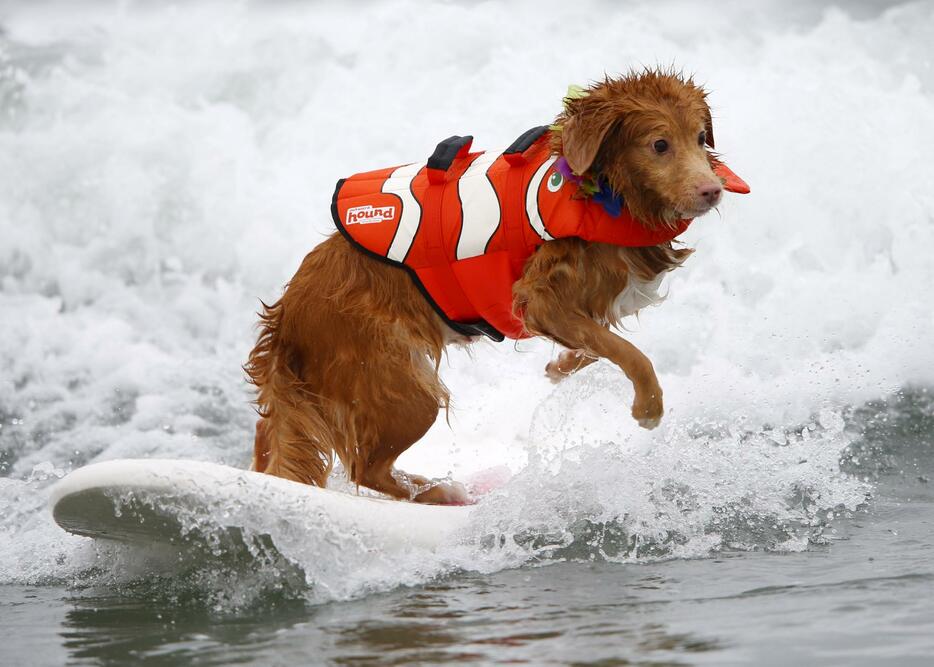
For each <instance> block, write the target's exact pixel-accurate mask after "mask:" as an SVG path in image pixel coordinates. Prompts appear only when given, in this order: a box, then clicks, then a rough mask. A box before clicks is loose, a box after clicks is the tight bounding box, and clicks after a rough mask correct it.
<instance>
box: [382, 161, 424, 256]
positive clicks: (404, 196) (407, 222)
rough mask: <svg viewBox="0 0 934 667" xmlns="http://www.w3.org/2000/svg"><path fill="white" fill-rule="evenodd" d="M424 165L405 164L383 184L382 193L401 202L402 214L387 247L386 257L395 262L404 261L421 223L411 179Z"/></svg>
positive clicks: (419, 209)
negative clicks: (397, 198) (393, 196)
mask: <svg viewBox="0 0 934 667" xmlns="http://www.w3.org/2000/svg"><path fill="white" fill-rule="evenodd" d="M424 166H425V163H424V162H422V163H420V164H419V163H415V164H407V165H405V166H402V167H399V168H398V169H396V170H395V171H393V172H392V173H391V174H390V175H389V178H387V179H386V181H385V182H384V183H383V187H382V188H381V191H382V192H387V193H391V194H394V195H396V196H398V197H399V199H401V200H402V214H401V216H400V218H399V227H398V228H397V229H396V235H395V236H394V237H393V239H392V245H390V246H389V252H387V253H386V256H387V257H388V258H389V259H393V260H395V261H397V262H402V261H404V260H405V256H406V255H408V254H409V248H411V247H412V241H414V240H415V234H416V232H418V226H419V224H421V221H422V207H421V206H420V205H419V203H418V200H417V199H415V195H413V194H412V179H413V178H415V176H416V175H417V174H418V172H420V171H421V170H422V167H424Z"/></svg>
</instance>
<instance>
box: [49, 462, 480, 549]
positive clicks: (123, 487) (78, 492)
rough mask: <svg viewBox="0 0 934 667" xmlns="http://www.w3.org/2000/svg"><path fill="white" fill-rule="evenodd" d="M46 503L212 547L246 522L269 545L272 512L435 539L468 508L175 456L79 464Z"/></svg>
mask: <svg viewBox="0 0 934 667" xmlns="http://www.w3.org/2000/svg"><path fill="white" fill-rule="evenodd" d="M49 507H50V509H51V512H52V517H53V518H54V520H55V522H56V523H57V524H58V525H59V526H61V527H62V528H63V529H65V530H66V531H68V532H70V533H74V534H76V535H83V536H87V537H91V538H95V539H104V540H115V541H118V542H123V543H128V544H134V545H142V546H145V545H147V544H168V545H173V546H176V547H185V548H187V547H191V546H194V547H199V546H201V547H203V546H208V547H211V548H212V549H213V550H214V551H215V552H217V551H218V549H219V548H220V549H223V548H224V546H225V544H238V545H239V546H241V547H242V546H244V534H245V530H246V532H248V533H249V535H250V538H249V540H248V541H249V542H252V543H254V544H255V543H257V542H261V543H267V544H266V546H267V547H269V548H272V546H273V545H271V544H268V543H269V542H270V540H271V538H270V535H271V534H273V533H272V532H269V531H266V530H264V525H267V526H268V527H272V526H273V525H276V524H277V522H278V525H279V526H280V527H281V525H282V523H283V522H285V523H287V524H288V522H292V525H291V526H287V528H291V529H292V530H301V531H307V532H311V533H314V532H315V531H316V530H318V529H319V528H320V531H321V532H320V537H321V539H334V538H335V536H340V535H352V536H354V537H355V538H356V539H359V540H361V541H363V542H365V543H369V544H371V545H372V546H373V548H375V549H381V550H387V549H388V550H392V549H411V548H423V549H435V548H437V547H440V546H443V545H445V544H450V543H451V542H452V541H453V540H455V539H456V537H455V535H456V533H457V531H458V530H460V529H461V528H463V527H464V526H465V525H466V524H467V521H468V518H469V515H470V512H471V509H472V508H471V507H470V506H465V507H450V506H434V505H420V504H416V503H408V502H400V501H394V500H385V499H381V498H373V497H367V496H356V495H350V494H347V493H341V492H338V491H333V490H329V489H320V488H316V487H311V486H307V485H305V484H299V483H297V482H292V481H289V480H284V479H280V478H277V477H272V476H270V475H264V474H261V473H256V472H252V471H248V470H241V469H238V468H232V467H230V466H224V465H219V464H214V463H205V462H198V461H186V460H174V459H121V460H114V461H106V462H102V463H95V464H92V465H88V466H85V467H83V468H80V469H78V470H75V471H74V472H72V473H70V474H69V475H67V476H66V477H64V478H63V479H61V480H60V481H59V482H57V483H56V484H55V486H54V487H53V488H52V490H51V495H50V500H49ZM244 517H248V519H249V520H248V521H245V520H244ZM245 524H249V525H248V526H246V525H245ZM311 537H312V538H314V535H312V536H311ZM246 546H247V548H250V546H249V544H247V545H246ZM273 550H275V549H274V548H273Z"/></svg>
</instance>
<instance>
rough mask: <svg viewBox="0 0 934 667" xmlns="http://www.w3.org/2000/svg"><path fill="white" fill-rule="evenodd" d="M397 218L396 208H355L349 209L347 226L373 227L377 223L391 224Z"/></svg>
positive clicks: (369, 206)
mask: <svg viewBox="0 0 934 667" xmlns="http://www.w3.org/2000/svg"><path fill="white" fill-rule="evenodd" d="M395 218H396V207H395V206H373V205H371V204H367V205H366V206H354V207H353V208H348V209H347V219H346V220H345V221H344V224H347V225H373V224H376V223H377V222H391V221H392V220H395Z"/></svg>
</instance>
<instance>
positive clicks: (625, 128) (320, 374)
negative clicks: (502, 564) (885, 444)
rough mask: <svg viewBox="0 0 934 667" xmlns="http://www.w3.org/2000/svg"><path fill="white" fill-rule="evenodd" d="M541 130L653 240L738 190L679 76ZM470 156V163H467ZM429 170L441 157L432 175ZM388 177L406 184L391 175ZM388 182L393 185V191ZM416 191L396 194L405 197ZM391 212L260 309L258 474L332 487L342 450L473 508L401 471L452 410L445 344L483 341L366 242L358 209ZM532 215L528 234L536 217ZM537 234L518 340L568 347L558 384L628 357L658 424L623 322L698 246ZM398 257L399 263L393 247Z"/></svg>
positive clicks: (382, 476)
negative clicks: (722, 170) (725, 175)
mask: <svg viewBox="0 0 934 667" xmlns="http://www.w3.org/2000/svg"><path fill="white" fill-rule="evenodd" d="M541 130H543V131H544V130H545V128H541ZM539 134H540V135H541V136H539V137H538V141H539V142H542V141H543V142H544V144H543V145H544V146H545V149H544V150H547V151H548V152H549V153H550V155H551V158H550V160H551V161H552V162H554V163H555V168H556V169H561V170H563V172H564V173H566V176H567V179H566V180H567V181H568V183H569V185H568V186H567V187H571V188H576V191H575V193H574V195H573V197H574V198H577V199H580V198H587V197H588V196H590V197H593V198H594V199H595V200H596V199H598V198H599V197H600V196H604V200H606V201H610V202H611V203H612V202H615V203H616V204H615V205H616V206H617V207H619V206H622V207H623V208H624V209H625V211H627V212H628V213H627V215H630V216H631V217H632V218H633V219H635V220H636V221H637V223H638V225H641V226H642V227H644V230H647V231H648V232H654V231H658V230H666V229H669V230H670V229H676V228H677V226H678V224H679V221H680V222H684V221H685V219H688V221H689V219H691V218H695V217H697V216H701V215H703V214H705V213H707V212H708V211H710V210H711V209H713V208H714V207H715V206H717V204H718V203H719V202H720V200H721V196H722V191H723V187H724V183H725V181H724V180H723V179H722V178H721V177H720V176H718V175H717V174H715V173H714V169H715V168H717V167H718V166H719V165H720V163H719V160H718V158H717V156H716V154H714V153H713V148H714V136H713V126H712V121H711V114H710V109H709V107H708V104H707V101H706V93H705V92H704V90H703V89H702V88H701V87H699V86H698V85H696V84H695V83H694V82H693V81H692V80H691V79H686V78H684V77H683V76H681V75H679V74H677V73H674V72H666V71H659V70H647V71H643V72H631V73H629V74H627V75H624V76H621V77H618V78H606V79H605V80H604V81H601V82H597V83H595V84H593V85H591V86H590V87H589V88H587V89H578V90H577V91H576V92H575V93H574V94H569V96H568V97H567V98H565V108H564V110H563V111H562V112H561V113H560V114H559V115H558V116H557V119H556V121H555V123H554V125H552V126H551V128H550V131H544V132H540V133H539ZM452 139H459V138H457V137H452ZM460 139H462V138H460ZM468 144H469V142H468ZM536 145H539V144H536ZM458 147H460V149H461V150H460V151H459V152H458V153H457V155H458V157H463V156H464V155H466V153H465V150H464V149H463V146H462V145H460V144H457V145H454V146H453V148H454V149H457V148H458ZM448 148H451V146H448ZM520 148H521V147H520ZM441 149H442V146H441V145H439V151H441ZM452 150H453V149H452ZM530 150H534V149H530ZM507 153H508V151H507V152H506V153H504V154H503V157H509V155H507ZM433 157H434V158H438V153H437V152H436V155H435V156H433ZM449 157H450V156H449ZM441 162H444V160H441ZM438 164H439V161H438V160H436V162H435V168H438V169H440V168H441V167H443V166H444V165H443V164H442V165H441V167H438ZM448 164H450V160H448ZM549 164H550V163H549ZM401 169H402V168H400V170H401ZM431 169H432V162H431V160H429V162H428V164H427V167H426V168H425V169H422V170H421V171H419V172H418V173H419V174H420V175H421V176H419V177H424V174H425V173H427V172H429V171H430V170H431ZM372 173H374V174H377V172H372ZM392 173H393V174H395V173H396V172H392ZM488 173H489V172H488ZM379 174H382V175H381V176H380V178H384V179H389V178H391V177H393V176H391V174H390V172H389V171H388V170H387V171H386V172H385V173H383V172H379ZM431 176H432V174H430V173H428V174H427V178H429V179H430V177H431ZM409 178H410V179H412V178H415V176H412V175H410V176H409ZM553 179H554V181H555V182H561V181H562V179H561V178H560V177H559V176H557V175H553ZM411 182H412V183H414V182H415V181H411ZM426 182H427V181H426ZM490 182H491V183H492V177H490ZM387 187H388V186H386V185H385V182H384V186H383V192H386V190H387ZM339 188H340V186H339ZM414 191H415V188H414V186H411V187H409V188H408V193H409V194H406V192H403V191H402V190H399V197H400V198H401V199H400V201H401V200H402V199H404V198H405V197H409V196H410V195H411V196H414V194H413V193H414ZM426 192H427V191H426ZM425 196H427V195H425ZM336 198H337V195H335V202H336V201H337V199H336ZM390 199H391V198H390ZM380 201H382V200H380ZM387 201H389V200H387ZM406 201H408V200H406ZM606 201H605V202H604V204H605V203H606ZM422 203H423V204H424V201H423V202H422ZM406 205H407V206H410V208H412V207H413V206H414V205H413V204H406ZM591 205H592V206H599V204H597V203H596V202H594V203H592V204H591ZM336 206H337V205H336V204H335V211H337V208H336ZM426 208H427V205H426ZM419 210H421V209H419ZM393 215H395V209H394V208H393V207H391V206H386V207H382V206H372V205H368V206H362V207H355V208H354V209H353V210H352V211H351V210H348V213H347V216H346V223H347V224H346V225H343V222H342V223H341V224H339V225H338V226H339V228H340V229H341V231H342V232H345V233H343V234H339V233H335V234H334V235H332V236H331V237H330V238H328V239H327V240H325V241H324V242H323V243H321V244H320V245H318V246H317V247H315V248H314V249H313V250H312V251H311V252H310V253H309V254H308V255H307V256H306V257H305V259H304V261H303V262H302V264H301V266H300V268H299V269H298V272H297V273H296V274H295V276H294V277H293V278H292V280H291V281H289V283H288V285H287V286H286V289H285V291H284V293H283V295H282V297H281V298H280V299H279V300H278V301H277V302H276V303H274V304H273V305H271V306H267V305H265V304H263V309H262V312H261V313H260V333H259V336H258V340H257V343H256V346H255V347H254V348H253V350H252V352H251V354H250V357H249V360H248V362H247V364H246V365H245V367H244V368H245V370H246V371H247V373H248V375H249V379H250V381H251V382H252V383H253V384H254V385H255V386H256V388H257V397H256V405H257V409H258V413H259V415H260V419H259V421H258V422H257V426H256V436H255V442H254V455H253V469H254V470H257V471H260V472H265V473H268V474H271V475H277V476H280V477H284V478H286V479H291V480H295V481H299V482H303V483H307V484H314V485H317V486H324V485H325V483H326V479H327V477H328V475H329V473H330V471H331V469H332V465H333V463H334V460H335V456H336V458H337V459H339V460H340V462H341V463H342V464H343V467H344V469H345V470H346V473H347V475H348V476H349V478H350V480H351V481H352V482H354V483H356V484H358V485H361V486H365V487H368V488H370V489H373V490H375V491H378V492H381V493H384V494H387V495H389V496H392V497H394V498H399V499H410V500H413V501H416V502H423V503H462V502H465V501H467V494H466V492H465V490H464V487H463V486H462V485H460V484H458V483H451V482H443V483H439V482H434V483H433V482H431V481H430V480H428V479H426V478H424V477H421V476H418V475H409V474H406V473H403V472H401V471H398V470H396V469H394V463H395V461H396V459H397V458H398V457H399V455H400V454H402V453H403V452H404V451H405V450H407V449H408V448H409V447H411V446H412V445H413V444H414V443H415V442H417V441H418V440H419V439H420V438H421V437H422V436H423V435H424V434H425V433H426V431H427V430H428V429H429V427H430V426H431V425H432V424H433V423H434V421H435V419H436V418H437V416H438V413H439V411H440V409H442V408H444V409H447V407H448V400H449V394H448V390H447V389H446V388H445V386H444V384H443V383H442V381H441V379H440V378H439V375H438V369H439V366H440V362H441V357H442V352H443V350H444V347H445V346H446V345H448V344H452V343H468V342H470V340H472V338H473V336H474V335H475V334H476V333H477V332H476V331H472V330H471V329H470V328H469V327H466V328H465V327H463V326H460V325H459V324H458V322H456V321H454V320H453V319H452V318H451V317H447V316H446V315H445V312H443V311H442V309H440V308H438V304H437V303H435V302H434V301H433V300H432V299H431V297H430V295H429V294H428V293H427V291H426V289H425V284H424V283H425V279H423V280H422V281H421V282H420V281H419V279H418V277H417V276H416V273H415V272H414V271H411V270H405V268H404V267H403V268H400V266H394V265H392V264H391V263H390V262H387V261H380V260H385V259H386V258H385V257H381V256H375V255H378V254H379V253H374V252H372V251H369V250H366V249H363V250H362V249H361V248H360V247H357V246H359V244H358V243H356V242H355V241H354V239H353V238H352V237H351V236H350V235H349V234H348V233H347V229H350V228H351V224H354V223H360V222H370V220H366V219H364V220H361V219H358V218H360V217H361V216H369V218H371V219H374V220H376V221H377V222H379V223H382V222H384V221H385V220H386V219H391V218H392V216H393ZM461 215H462V216H466V213H464V212H463V211H462V212H461ZM528 215H529V216H530V217H529V218H527V219H526V220H525V223H524V224H527V225H528V224H531V223H532V222H533V221H532V220H531V218H534V217H535V215H536V213H535V211H532V210H530V212H529V214H528ZM335 217H337V213H335ZM341 220H342V221H343V220H344V219H343V218H342V219H341ZM403 222H404V221H403ZM464 224H466V223H464ZM342 225H343V226H342ZM533 226H534V225H533ZM360 228H361V229H362V226H361V227H360ZM372 229H374V230H376V229H378V226H376V225H374V226H372ZM525 231H528V229H526V230H525ZM399 233H400V232H398V231H397V232H396V234H395V236H393V238H392V242H393V243H394V244H395V243H397V242H398V237H399ZM539 233H540V234H541V236H542V238H541V240H540V241H539V243H540V245H538V246H537V247H536V248H535V249H534V252H531V256H529V257H528V259H527V260H525V261H524V264H522V265H521V267H520V269H521V271H520V275H518V277H517V279H516V280H515V281H514V283H513V284H512V285H511V299H512V304H511V306H512V308H511V315H510V316H511V317H514V318H516V320H517V321H518V323H519V325H520V329H521V332H522V333H521V335H522V336H529V335H533V336H543V337H546V338H549V339H551V340H552V341H555V342H556V343H558V344H559V345H561V346H563V347H564V348H566V349H565V350H564V351H562V352H561V353H560V354H559V355H558V356H557V358H556V359H555V360H553V361H552V362H550V363H549V364H548V365H547V368H546V373H547V375H548V376H550V377H551V378H552V379H553V380H559V379H561V378H563V377H565V376H566V375H568V374H570V373H573V372H575V371H577V370H579V369H580V368H582V367H584V366H586V365H588V364H590V363H592V362H594V361H595V360H597V359H600V358H604V359H607V360H609V361H611V362H612V363H614V364H616V365H617V366H618V367H619V368H620V369H621V370H622V371H623V372H624V373H625V374H626V376H627V377H628V378H629V379H630V380H631V382H632V384H633V387H634V390H635V399H634V401H633V404H632V406H631V414H632V416H633V418H634V419H635V420H636V421H637V422H638V424H639V425H641V426H643V427H645V428H654V427H655V426H656V425H658V423H659V421H660V420H661V418H662V415H663V413H664V406H663V400H662V388H661V386H659V382H658V378H657V377H656V374H655V370H654V368H653V366H652V363H651V362H650V361H649V359H648V358H647V357H646V356H645V355H644V354H643V353H642V352H640V351H639V350H638V349H637V348H636V347H635V346H634V345H633V344H632V343H630V342H628V341H626V340H625V339H623V338H622V337H620V336H619V335H617V334H616V333H614V332H613V331H611V328H613V327H615V325H617V324H618V323H619V322H620V320H621V318H623V317H625V316H627V315H630V314H632V313H633V312H635V311H636V310H638V309H639V308H641V307H642V306H645V305H647V304H648V303H652V302H653V301H654V300H656V299H657V292H656V291H655V288H656V287H657V286H658V283H659V281H660V279H661V276H662V275H663V274H664V273H666V272H667V271H670V270H672V269H674V268H676V267H678V266H680V265H681V264H682V263H683V262H684V261H685V259H687V257H688V256H689V255H690V254H691V253H692V252H693V250H691V249H688V248H684V247H678V246H676V245H675V244H674V243H673V242H672V240H670V238H669V237H671V238H673V235H674V233H672V234H670V235H668V236H666V235H662V237H661V238H665V239H667V240H664V241H661V242H658V243H655V244H652V245H641V246H640V247H621V246H620V245H613V244H609V243H601V242H593V241H588V240H585V239H584V238H574V237H570V238H552V237H551V236H550V235H549V234H547V232H545V231H542V230H539ZM387 238H388V237H387ZM387 252H388V253H389V255H390V256H391V255H392V252H393V248H392V247H390V248H389V250H388V251H387ZM481 252H482V251H481ZM413 277H414V278H416V279H415V280H413ZM517 337H518V336H517Z"/></svg>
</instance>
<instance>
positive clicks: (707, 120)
mask: <svg viewBox="0 0 934 667" xmlns="http://www.w3.org/2000/svg"><path fill="white" fill-rule="evenodd" d="M704 136H705V137H706V139H705V140H704V143H706V144H707V145H708V146H710V147H711V148H716V146H714V143H713V118H711V117H710V107H709V106H707V105H706V104H705V105H704Z"/></svg>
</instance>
